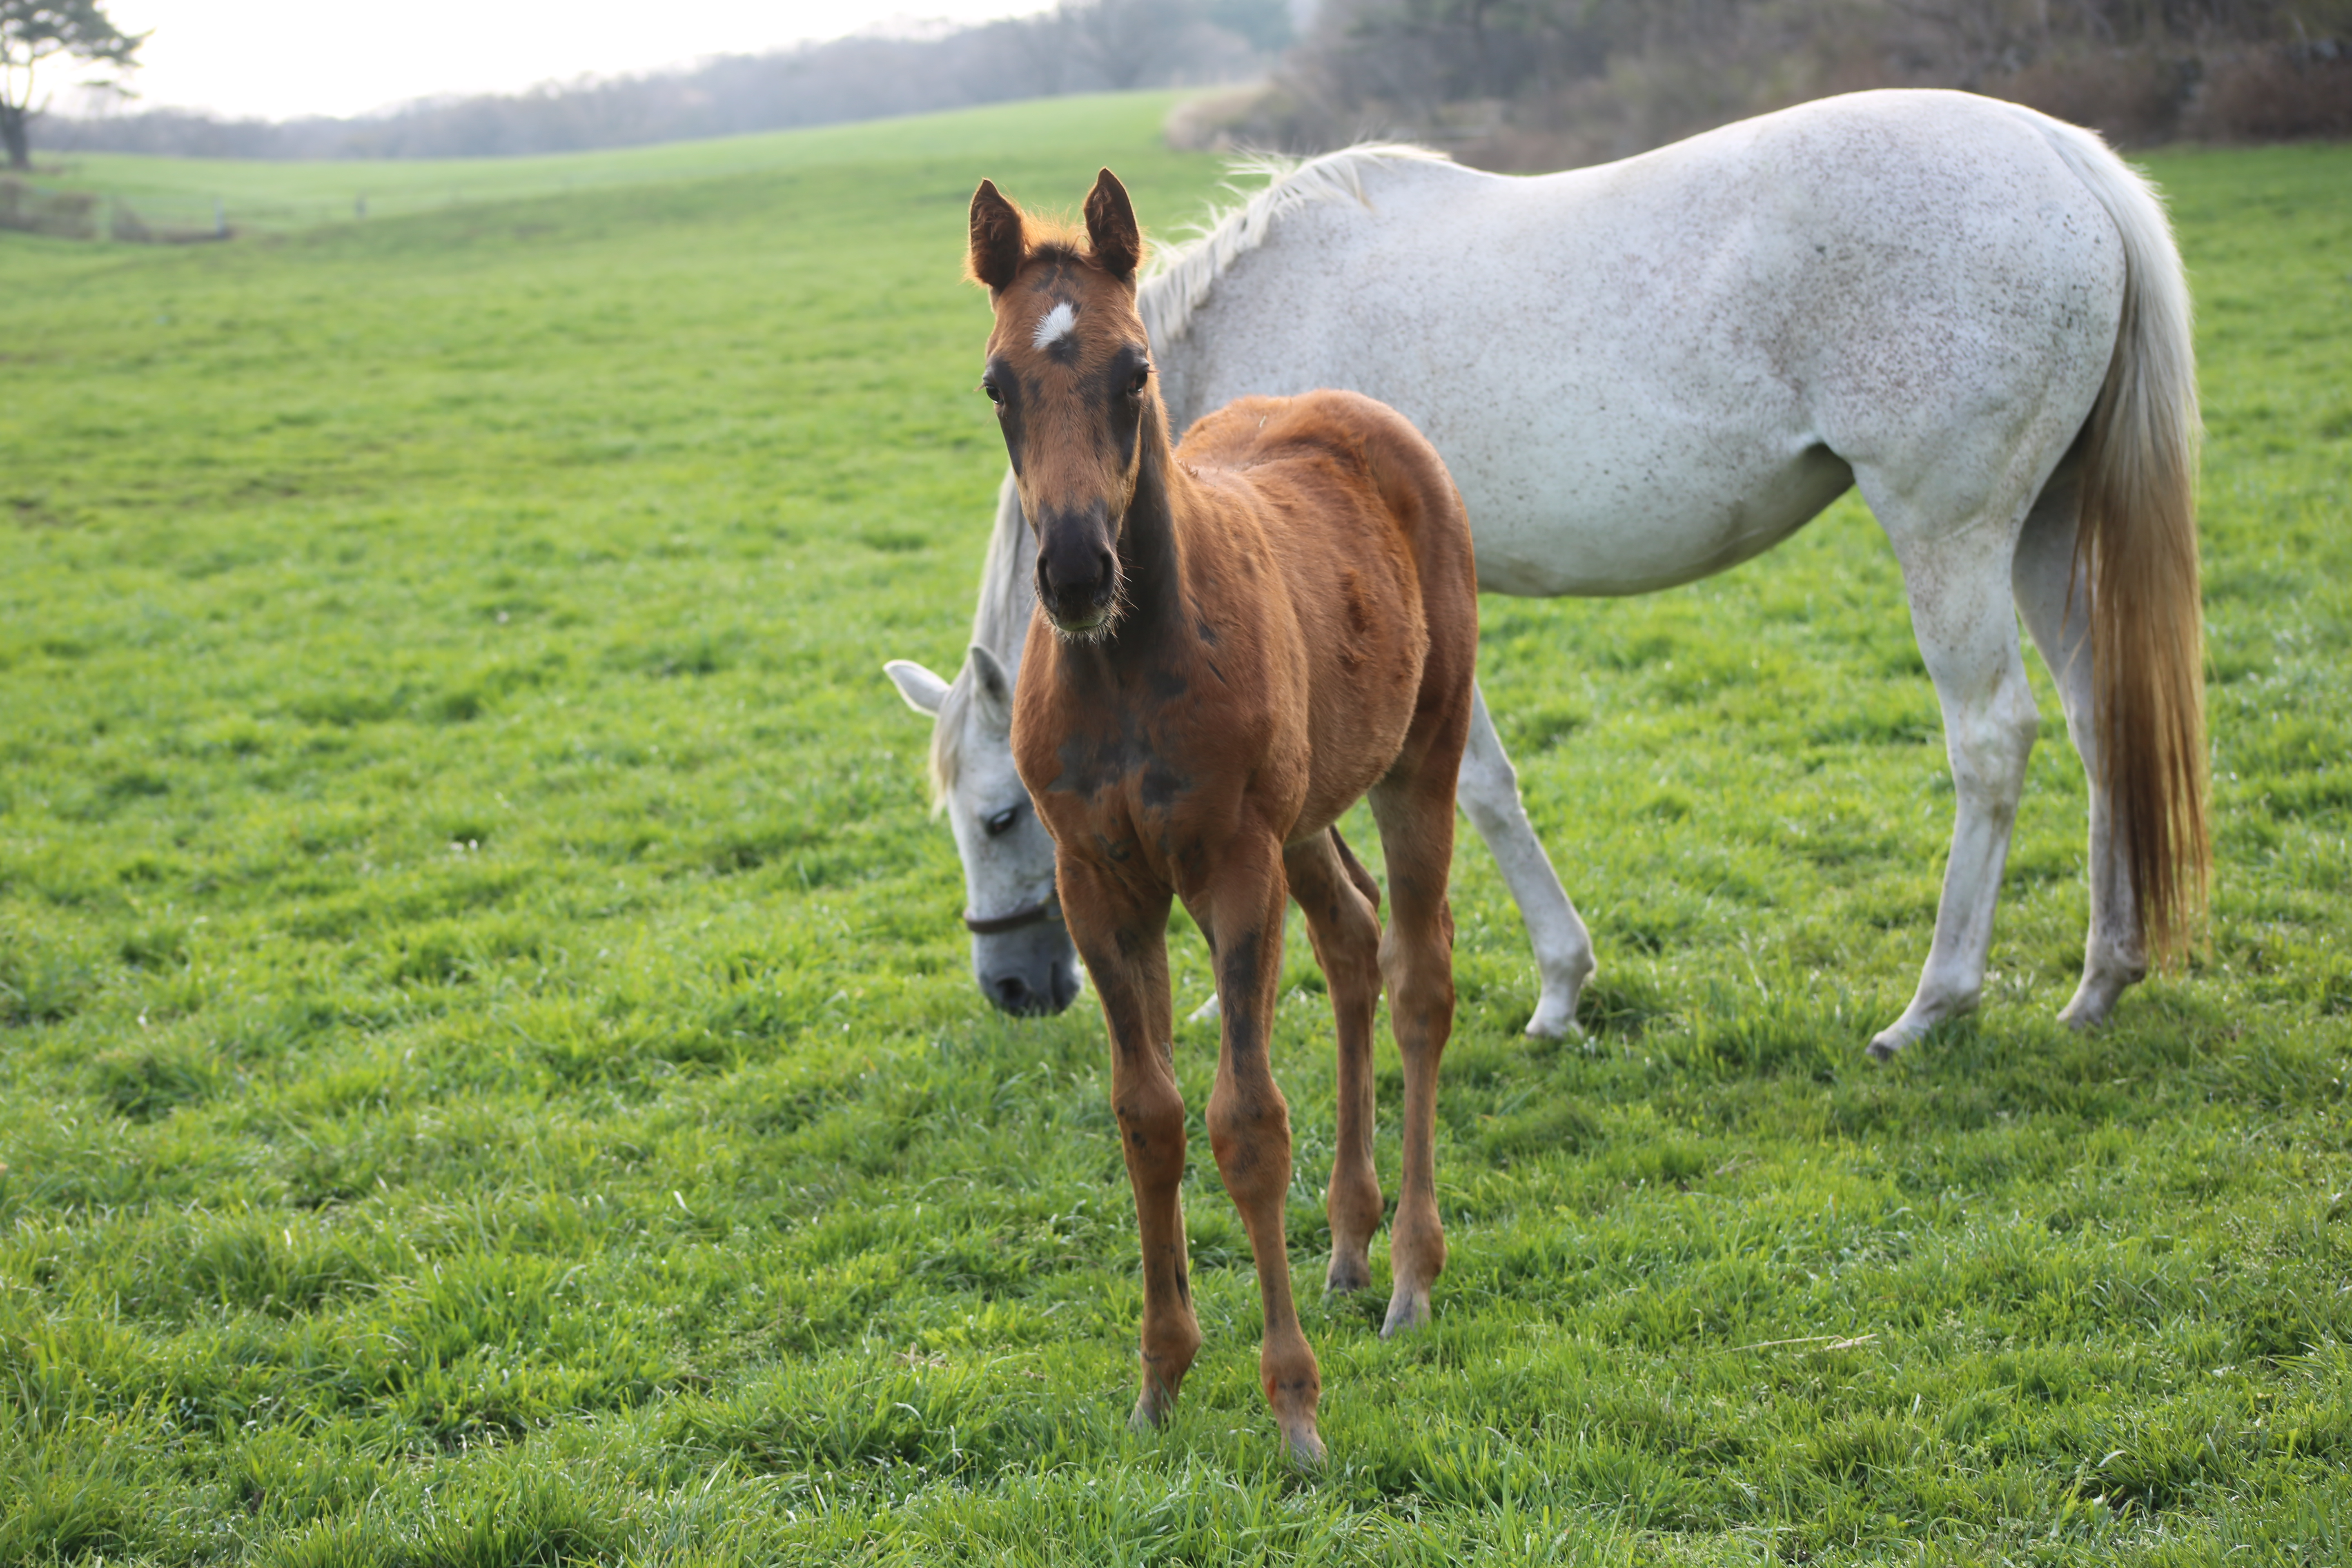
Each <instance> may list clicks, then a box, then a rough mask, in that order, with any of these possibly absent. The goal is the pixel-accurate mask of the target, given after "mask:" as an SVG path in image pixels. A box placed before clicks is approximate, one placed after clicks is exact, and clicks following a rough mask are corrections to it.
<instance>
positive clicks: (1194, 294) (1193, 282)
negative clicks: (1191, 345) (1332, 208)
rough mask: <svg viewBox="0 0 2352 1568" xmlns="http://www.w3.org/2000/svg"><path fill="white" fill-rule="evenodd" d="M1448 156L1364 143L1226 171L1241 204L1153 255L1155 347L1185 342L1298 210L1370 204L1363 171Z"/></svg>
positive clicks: (1148, 290) (1149, 300)
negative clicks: (1246, 262)
mask: <svg viewBox="0 0 2352 1568" xmlns="http://www.w3.org/2000/svg"><path fill="white" fill-rule="evenodd" d="M1450 162H1452V160H1451V159H1449V158H1448V157H1447V156H1446V155H1445V154H1444V153H1439V152H1435V151H1433V150H1432V149H1430V148H1427V147H1416V146H1413V145H1412V143H1410V142H1358V143H1357V144H1356V145H1355V146H1353V147H1342V148H1340V149H1339V151H1338V152H1336V153H1324V154H1323V155H1322V156H1321V157H1319V158H1308V159H1305V160H1300V159H1297V158H1286V157H1283V156H1280V155H1278V154H1276V153H1252V154H1250V155H1248V156H1246V157H1242V158H1236V159H1234V161H1233V162H1232V163H1228V164H1226V165H1225V189H1227V190H1229V191H1231V192H1233V193H1234V195H1237V196H1239V197H1240V198H1241V200H1239V201H1238V202H1236V203H1234V205H1231V206H1227V207H1223V208H1213V209H1211V211H1210V213H1209V216H1208V217H1207V218H1206V219H1204V220H1203V221H1202V223H1201V224H1199V225H1198V226H1196V227H1195V230H1194V237H1193V238H1192V239H1190V240H1188V241H1186V242H1185V243H1184V244H1182V245H1179V246H1174V247H1171V248H1169V249H1167V250H1161V251H1155V252H1154V253H1153V255H1152V258H1151V262H1150V267H1149V268H1148V269H1147V273H1146V276H1145V278H1144V281H1143V286H1142V287H1141V288H1140V289H1138V290H1137V291H1136V299H1135V308H1136V310H1138V311H1139V313H1140V314H1141V315H1142V317H1143V325H1144V330H1145V331H1149V332H1150V334H1151V341H1152V342H1155V343H1160V344H1167V343H1172V342H1181V340H1182V338H1183V336H1184V333H1185V331H1187V330H1188V329H1189V328H1190V327H1191V326H1192V312H1193V311H1195V310H1199V309H1200V308H1201V306H1202V304H1203V303H1204V302H1206V300H1208V298H1209V291H1210V290H1211V289H1213V288H1214V287H1215V286H1216V282H1217V279H1220V278H1222V277H1223V276H1224V274H1225V271H1226V269H1227V268H1230V267H1232V266H1233V264H1234V262H1235V261H1238V260H1239V259H1241V258H1243V257H1244V256H1246V255H1248V254H1249V253H1250V252H1251V251H1253V250H1255V249H1256V248H1257V247H1259V246H1261V245H1264V244H1265V240H1266V237H1267V236H1268V235H1270V234H1272V233H1273V232H1274V226H1275V225H1276V224H1277V223H1279V222H1280V221H1281V220H1282V219H1283V218H1284V217H1286V216H1288V215H1290V214H1291V213H1294V212H1297V210H1298V209H1299V208H1301V207H1304V206H1309V205H1314V204H1316V203H1318V202H1339V201H1353V202H1357V203H1360V204H1361V205H1365V206H1370V205H1371V199H1370V197H1368V196H1367V195H1364V170H1365V169H1366V168H1367V167H1368V166H1370V165H1372V164H1376V163H1450ZM1252 175H1262V176H1264V178H1265V182H1266V183H1265V184H1263V185H1260V186H1258V187H1257V188H1255V190H1244V188H1243V187H1242V186H1241V185H1240V184H1238V183H1237V182H1239V181H1241V180H1244V179H1246V178H1248V177H1250V176H1252Z"/></svg>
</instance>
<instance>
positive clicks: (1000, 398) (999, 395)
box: [980, 380, 1004, 408]
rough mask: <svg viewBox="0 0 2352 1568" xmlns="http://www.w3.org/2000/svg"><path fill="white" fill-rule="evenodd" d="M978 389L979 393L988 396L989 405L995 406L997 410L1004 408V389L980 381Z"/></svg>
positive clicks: (993, 383) (992, 383)
mask: <svg viewBox="0 0 2352 1568" xmlns="http://www.w3.org/2000/svg"><path fill="white" fill-rule="evenodd" d="M980 389H981V391H982V392H984V393H986V394H988V400H989V401H990V402H991V403H993V404H995V405H997V406H998V407H999V408H1002V407H1003V406H1004V389H1003V387H1001V386H999V385H997V384H996V383H995V382H993V381H989V380H982V382H981V384H980Z"/></svg>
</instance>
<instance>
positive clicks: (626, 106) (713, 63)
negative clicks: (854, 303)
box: [0, 0, 1292, 158]
mask: <svg viewBox="0 0 2352 1568" xmlns="http://www.w3.org/2000/svg"><path fill="white" fill-rule="evenodd" d="M5 3H11V0H0V4H5ZM1291 41H1292V30H1291V22H1290V14H1289V11H1288V9H1287V6H1286V5H1285V3H1284V0H1062V3H1061V4H1060V5H1056V6H1055V8H1054V9H1052V10H1050V11H1046V12H1043V13H1041V14H1039V15H1036V16H1024V17H1019V18H1015V19H1013V20H1009V21H1002V22H992V23H987V24H983V25H982V26H971V27H961V28H957V29H955V30H953V31H951V32H948V33H946V34H943V35H940V36H937V37H873V36H868V37H847V38H841V39H836V40H834V41H832V42H828V43H819V44H810V45H805V46H803V47H797V48H791V49H784V50H780V51H776V52H773V53H768V54H758V55H730V56H722V57H720V58H715V59H709V60H705V61H703V62H700V63H699V64H697V65H694V66H691V67H686V68H677V69H669V70H656V71H647V72H645V73H642V74H638V75H631V76H623V77H615V78H606V79H587V80H582V81H574V82H566V83H552V84H549V85H546V86H542V87H538V88H534V89H530V91H527V92H520V93H501V94H493V95H485V96H480V97H467V98H457V99H442V100H425V101H420V102H416V103H412V104H408V105H405V106H403V107H401V108H399V109H396V110H391V111H389V112H387V113H383V114H379V115H370V116H363V117H359V118H353V119H348V120H345V119H330V118H311V119H301V120H292V121H258V120H223V119H217V118H215V117H213V116H210V115H204V114H197V113H192V112H189V111H186V110H171V109H156V110H146V111H143V112H139V113H118V114H111V115H105V116H100V117H91V118H83V119H70V118H67V117H64V116H55V115H53V116H49V117H47V118H46V120H44V121H42V123H41V131H42V141H43V142H44V144H45V145H46V146H47V147H50V148H54V149H57V150H59V151H91V152H101V151H102V152H122V153H166V154H176V155H181V156H188V157H217V158H452V157H484V156H494V155H501V154H516V153H569V152H581V151H586V150H589V149H593V148H604V147H623V146H635V145H641V144H645V143H648V142H677V141H688V140H692V139H696V138H700V137H709V136H728V135H734V134H738V133H740V132H755V131H776V130H784V129H789V128H791V127H793V126H803V125H820V124H826V123H832V122H835V121H850V120H867V119H876V118H879V117H881V116H885V115H892V114H909V113H917V112H920V111H923V110H938V109H955V108H961V107H965V106H969V105H974V104H982V103H996V102H1004V101H1010V100H1017V99H1026V98H1043V97H1050V96H1053V95H1056V94H1061V93H1071V92H1092V91H1101V90H1105V89H1124V88H1136V87H1161V86H1177V85H1188V84H1192V83H1205V82H1219V81H1232V80H1235V79H1241V78H1244V77H1247V76H1250V75H1253V74H1263V73H1264V72H1265V70H1266V69H1268V68H1269V67H1270V66H1271V65H1272V63H1273V62H1274V60H1275V59H1276V58H1277V57H1278V55H1279V54H1280V52H1281V51H1282V49H1283V48H1284V47H1286V46H1287V45H1288V44H1289V43H1290V42H1291Z"/></svg>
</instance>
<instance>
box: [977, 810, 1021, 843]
mask: <svg viewBox="0 0 2352 1568" xmlns="http://www.w3.org/2000/svg"><path fill="white" fill-rule="evenodd" d="M1020 819H1021V808H1020V807H1019V806H1017V805H1008V806H1006V807H1005V808H1004V809H1003V811H1000V812H998V813H997V814H996V815H995V816H992V817H990V818H989V819H988V820H987V821H985V822H983V823H982V824H981V826H983V827H985V828H987V829H988V836H989V837H991V838H995V837H1001V836H1002V835H1003V834H1005V833H1008V832H1010V831H1012V827H1013V824H1014V823H1015V822H1018V821H1019V820H1020Z"/></svg>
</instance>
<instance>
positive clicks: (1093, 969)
mask: <svg viewBox="0 0 2352 1568" xmlns="http://www.w3.org/2000/svg"><path fill="white" fill-rule="evenodd" d="M1057 879H1058V881H1059V884H1060V890H1061V898H1062V908H1063V909H1064V910H1065V911H1066V915H1067V918H1068V921H1069V929H1070V934H1071V935H1072V936H1073V937H1074V938H1076V942H1077V947H1078V952H1079V956H1080V957H1082V958H1083V959H1085V961H1086V965H1087V974H1089V975H1090V976H1092V977H1093V980H1094V983H1095V994H1097V996H1099V997H1101V998H1102V1010H1103V1022H1104V1023H1105V1025H1106V1026H1108V1028H1109V1031H1110V1053H1111V1056H1110V1098H1111V1109H1112V1110H1113V1112H1114V1113H1116V1114H1117V1116H1118V1132H1119V1140H1118V1142H1119V1152H1120V1153H1121V1154H1123V1155H1124V1156H1125V1157H1126V1159H1127V1180H1128V1184H1129V1186H1130V1187H1132V1188H1133V1189H1134V1190H1135V1220H1136V1226H1137V1229H1138V1230H1139V1232H1140V1233H1141V1237H1142V1242H1143V1336H1142V1345H1141V1350H1140V1359H1141V1362H1142V1386H1141V1388H1140V1389H1139V1392H1138V1394H1137V1395H1136V1400H1135V1414H1134V1416H1133V1417H1132V1422H1133V1425H1135V1426H1158V1425H1159V1424H1160V1422H1161V1421H1163V1420H1165V1419H1166V1418H1167V1415H1168V1413H1169V1411H1170V1410H1171V1409H1172V1408H1173V1407H1174V1405H1175V1404H1176V1391H1177V1389H1178V1388H1179V1387H1181V1385H1182V1384H1183V1382H1184V1374H1185V1373H1187V1372H1189V1371H1191V1370H1192V1357H1193V1356H1194V1355H1195V1354H1196V1353H1198V1352H1199V1351H1200V1348H1201V1325H1200V1322H1199V1320H1198V1319H1196V1318H1195V1317H1194V1316H1193V1312H1192V1278H1191V1271H1190V1269H1189V1268H1188V1266H1187V1261H1186V1257H1185V1248H1184V1210H1183V1201H1182V1198H1181V1194H1180V1193H1179V1190H1178V1189H1179V1188H1180V1187H1181V1184H1182V1183H1183V1180H1184V1097H1183V1095H1182V1093H1181V1091H1179V1090H1178V1089H1177V1087H1176V1073H1175V1067H1174V1063H1173V1060H1172V1053H1171V1046H1172V1039H1171V1036H1172V1033H1173V1030H1172V1027H1171V1012H1170V1007H1171V1004H1170V1000H1169V992H1168V904H1169V897H1168V895H1167V894H1166V893H1160V894H1159V895H1157V897H1151V896H1147V895H1141V894H1139V893H1137V892H1136V891H1135V890H1133V889H1129V888H1128V887H1127V886H1125V885H1124V884H1122V883H1119V882H1116V881H1113V880H1111V879H1107V878H1102V877H1098V876H1097V875H1095V874H1093V873H1092V872H1091V871H1090V870H1088V869H1087V868H1084V867H1081V866H1076V865H1074V864H1072V863H1071V862H1070V861H1068V860H1064V861H1062V862H1061V863H1060V865H1059V867H1058V868H1057Z"/></svg>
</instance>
